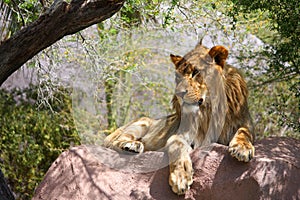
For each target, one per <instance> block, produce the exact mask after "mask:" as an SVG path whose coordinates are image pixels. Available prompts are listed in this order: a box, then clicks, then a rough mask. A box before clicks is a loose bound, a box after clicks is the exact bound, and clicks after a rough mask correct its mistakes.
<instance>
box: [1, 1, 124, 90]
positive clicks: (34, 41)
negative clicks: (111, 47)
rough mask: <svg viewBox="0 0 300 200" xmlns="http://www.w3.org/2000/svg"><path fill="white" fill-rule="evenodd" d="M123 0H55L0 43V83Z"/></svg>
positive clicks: (107, 14)
mask: <svg viewBox="0 0 300 200" xmlns="http://www.w3.org/2000/svg"><path fill="white" fill-rule="evenodd" d="M124 1H125V0H72V1H71V3H67V2H65V1H62V0H57V1H55V2H54V3H53V5H52V6H51V7H50V8H49V9H48V10H47V11H46V12H45V13H44V14H43V15H42V16H40V17H39V18H38V19H37V20H36V21H35V22H33V23H32V24H30V25H29V26H27V27H25V28H23V29H21V30H20V31H19V32H18V33H16V34H15V35H14V36H12V37H11V38H9V39H8V40H6V41H4V42H3V43H1V45H0V86H1V85H2V83H3V82H4V81H5V80H6V79H7V78H8V77H9V76H10V75H11V74H12V73H13V72H15V71H16V70H18V69H19V68H20V67H21V66H22V65H23V64H24V63H25V62H26V61H28V60H29V59H31V58H32V57H33V56H34V55H36V54H37V53H39V52H40V51H41V50H43V49H45V48H46V47H48V46H50V45H52V44H53V43H55V42H56V41H58V40H59V39H61V38H63V37H64V36H66V35H70V34H73V33H76V32H78V31H80V30H82V29H84V28H87V27H88V26H91V25H93V24H95V23H99V22H102V21H104V20H105V19H108V18H110V17H111V16H112V15H113V14H115V13H116V12H117V11H119V10H120V8H121V7H122V6H123V3H124Z"/></svg>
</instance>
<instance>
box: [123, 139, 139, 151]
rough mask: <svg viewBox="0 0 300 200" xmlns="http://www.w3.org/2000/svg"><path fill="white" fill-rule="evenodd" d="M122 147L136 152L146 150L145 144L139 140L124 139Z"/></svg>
mask: <svg viewBox="0 0 300 200" xmlns="http://www.w3.org/2000/svg"><path fill="white" fill-rule="evenodd" d="M120 147H121V149H122V150H124V151H129V152H134V153H143V152H144V144H143V143H142V142H139V141H124V142H122V143H121V144H120Z"/></svg>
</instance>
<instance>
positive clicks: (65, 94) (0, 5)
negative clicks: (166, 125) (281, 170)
mask: <svg viewBox="0 0 300 200" xmlns="http://www.w3.org/2000/svg"><path fill="white" fill-rule="evenodd" d="M51 3H52V1H49V0H48V1H45V0H40V1H37V0H2V1H1V2H0V36H1V40H2V41H3V40H5V39H7V38H9V37H11V36H12V35H13V34H14V33H15V32H16V31H18V30H20V29H21V28H22V27H23V26H26V25H28V24H29V23H31V22H33V21H34V20H36V19H37V18H38V17H39V16H40V15H41V14H42V13H43V12H44V11H45V10H46V9H47V8H48V7H49V6H50V5H51ZM299 15H300V5H299V1H298V0H289V1H288V0H285V1H282V0H280V1H279V0H275V1H257V0H254V1H253V0H251V1H250V0H242V1H241V0H239V1H236V0H223V1H215V0H206V1H203V0H200V1H198V0H193V1H184V0H181V1H180V0H160V1H159V0H143V1H141V0H128V1H126V3H125V5H124V6H123V8H122V10H121V11H120V12H118V13H117V14H116V15H115V16H113V17H112V18H110V19H109V20H107V21H105V22H104V23H101V24H98V25H97V26H92V27H90V28H88V29H87V30H84V31H81V32H80V33H77V34H74V35H72V36H68V37H65V38H64V39H63V40H61V41H59V42H57V43H56V44H54V45H52V46H51V47H49V48H47V49H46V50H44V51H43V52H41V53H40V54H39V55H37V56H36V57H34V58H33V59H32V60H30V61H29V62H27V63H26V65H25V66H24V67H23V69H22V70H23V71H22V73H25V72H27V71H28V70H29V71H33V75H32V76H30V83H31V84H28V85H27V87H25V86H23V85H21V86H20V85H18V86H19V88H18V87H16V86H15V87H14V86H13V85H14V84H15V82H19V80H18V79H16V78H15V79H11V81H9V80H8V81H7V82H8V83H6V85H5V84H4V86H3V87H2V89H1V91H0V95H1V98H0V112H1V115H2V118H1V119H0V130H1V132H0V145H1V147H0V165H1V170H2V171H3V173H4V174H5V176H6V178H7V180H8V183H9V185H10V186H11V188H12V190H13V191H14V192H15V194H16V198H17V199H30V198H31V196H32V194H33V192H34V189H35V187H36V186H37V185H38V183H39V182H40V181H41V180H42V178H43V176H44V174H45V173H46V171H47V169H48V168H49V167H50V165H51V163H52V162H53V161H54V160H55V159H56V158H57V157H58V155H59V154H60V153H61V152H62V151H64V150H65V149H68V148H69V147H70V146H74V145H79V144H80V143H83V144H101V138H103V137H104V136H105V135H104V134H105V133H110V132H111V131H113V130H114V129H115V128H116V127H118V126H121V125H122V124H124V123H126V122H128V121H130V120H132V119H134V118H137V117H140V116H150V117H159V116H163V115H166V114H167V113H170V112H171V105H170V100H171V97H172V93H173V87H174V83H173V68H172V65H171V64H170V63H169V58H168V55H169V54H170V53H176V54H181V55H183V54H184V53H185V52H187V51H188V50H190V49H191V48H192V47H193V46H194V45H195V43H196V40H199V38H200V37H203V36H206V37H205V38H204V39H206V41H207V43H210V44H221V45H225V46H226V47H227V48H229V49H230V52H231V57H230V59H229V60H228V62H230V64H233V65H234V66H236V67H238V68H240V69H241V70H242V71H243V72H244V73H245V77H246V79H247V81H248V85H249V89H250V97H249V107H250V110H251V113H252V117H253V121H254V123H255V126H256V136H257V138H258V139H261V138H264V137H269V136H288V137H295V138H298V139H299V138H300V133H299V132H300V114H299V107H300V101H299V100H300V97H299V96H300V86H299V85H300V84H299V78H300V72H299V57H300V55H299V54H300V50H299V47H300V38H299V35H300V22H299ZM207 38H209V39H207ZM9 83H12V84H11V85H9ZM157 113H159V114H160V115H159V116H157V115H156V114H157Z"/></svg>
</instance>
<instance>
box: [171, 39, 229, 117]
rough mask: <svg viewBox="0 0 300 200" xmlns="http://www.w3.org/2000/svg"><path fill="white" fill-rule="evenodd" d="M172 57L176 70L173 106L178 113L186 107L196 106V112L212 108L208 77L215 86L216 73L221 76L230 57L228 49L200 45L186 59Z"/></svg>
mask: <svg viewBox="0 0 300 200" xmlns="http://www.w3.org/2000/svg"><path fill="white" fill-rule="evenodd" d="M170 56H171V60H172V62H173V63H174V65H175V69H176V72H175V76H176V89H175V95H174V97H173V106H174V108H175V109H176V111H177V113H180V112H181V109H182V108H183V107H185V106H190V107H191V106H194V108H195V110H196V109H197V108H200V109H201V108H205V107H206V108H207V107H208V106H210V100H209V98H210V92H209V85H208V84H207V82H208V76H210V79H211V81H210V82H212V83H213V84H214V81H216V80H214V77H216V76H215V75H216V73H218V74H219V75H221V72H222V70H223V68H224V65H225V60H226V58H227V56H228V51H227V49H226V48H225V47H223V46H215V47H213V48H211V49H208V48H206V47H204V46H203V45H202V44H201V43H200V44H198V45H197V46H196V47H195V49H193V50H192V51H190V52H189V53H188V54H186V55H185V56H184V57H181V56H175V55H172V54H171V55H170Z"/></svg>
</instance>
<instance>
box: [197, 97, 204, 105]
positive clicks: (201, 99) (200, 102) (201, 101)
mask: <svg viewBox="0 0 300 200" xmlns="http://www.w3.org/2000/svg"><path fill="white" fill-rule="evenodd" d="M203 101H204V100H203V98H200V99H199V101H198V104H199V106H201V105H202V103H203Z"/></svg>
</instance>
